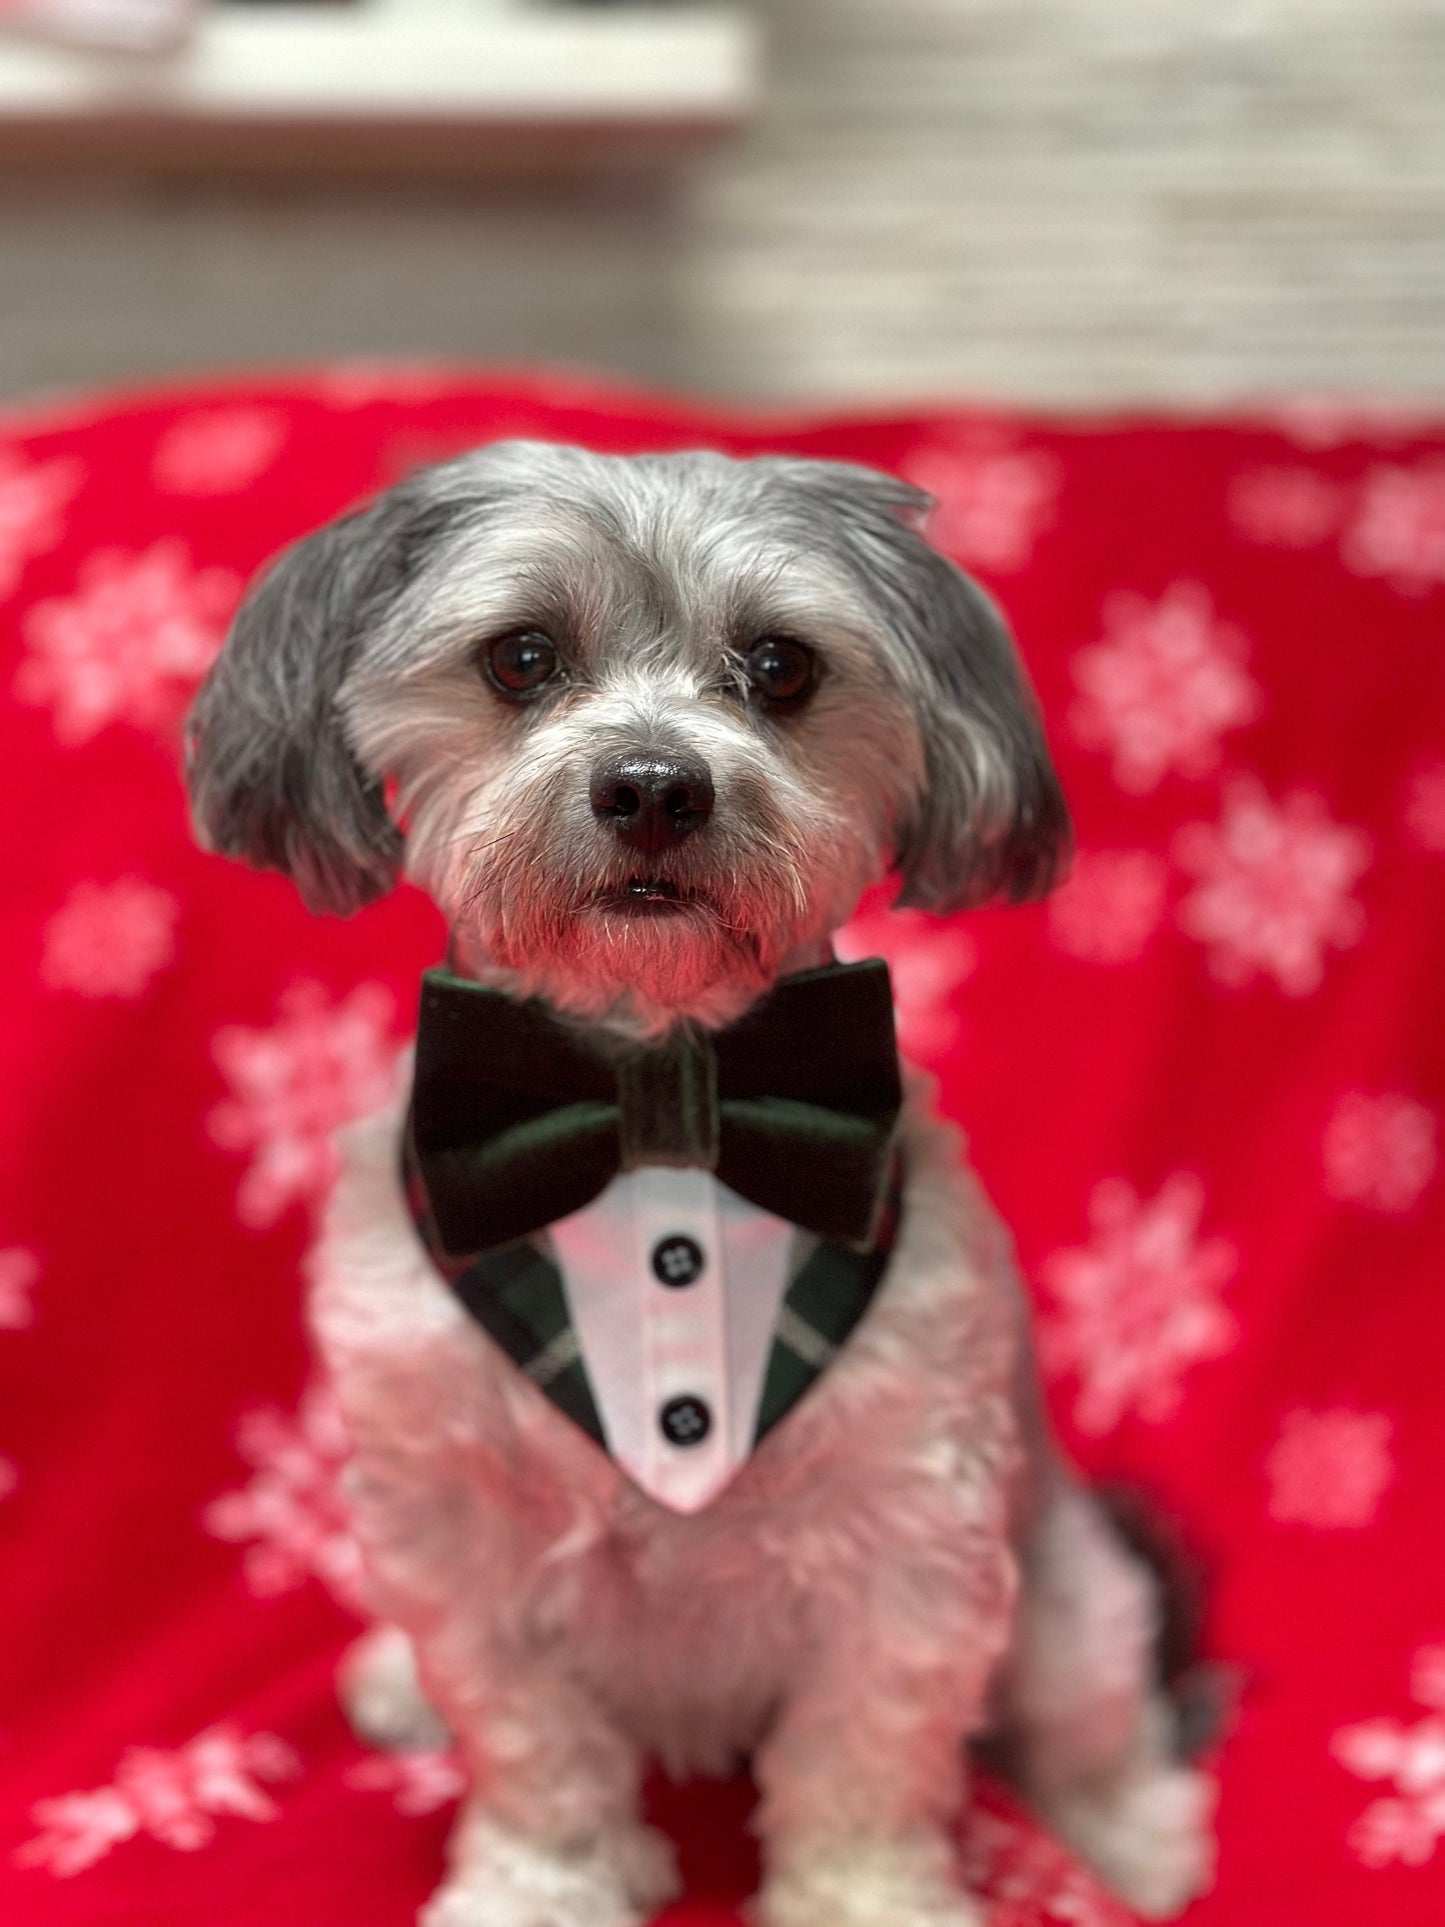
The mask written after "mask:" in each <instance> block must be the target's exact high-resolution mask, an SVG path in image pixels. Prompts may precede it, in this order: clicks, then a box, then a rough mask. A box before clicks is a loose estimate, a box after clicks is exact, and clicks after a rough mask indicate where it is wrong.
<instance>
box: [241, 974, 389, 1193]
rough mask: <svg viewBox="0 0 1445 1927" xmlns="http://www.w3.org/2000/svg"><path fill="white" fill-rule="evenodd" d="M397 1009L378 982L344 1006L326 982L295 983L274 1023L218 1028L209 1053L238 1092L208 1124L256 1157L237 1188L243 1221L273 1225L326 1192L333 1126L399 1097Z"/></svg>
mask: <svg viewBox="0 0 1445 1927" xmlns="http://www.w3.org/2000/svg"><path fill="white" fill-rule="evenodd" d="M392 1009H393V1005H392V998H391V994H390V992H389V991H387V990H386V989H384V988H383V986H382V985H380V984H359V985H358V986H357V988H356V989H355V990H353V991H352V993H351V995H350V996H349V997H347V998H345V999H344V1000H343V1001H342V1002H341V1003H339V1004H333V1003H332V1002H331V1001H330V999H329V997H328V995H327V993H326V991H325V990H323V989H322V987H321V985H320V984H313V983H301V984H293V985H292V986H291V988H290V989H289V990H287V991H286V992H285V993H284V994H283V996H282V998H281V1002H280V1017H279V1021H278V1022H277V1023H276V1024H275V1025H273V1026H272V1028H271V1029H269V1030H246V1029H243V1028H242V1027H241V1026H240V1025H239V1024H229V1025H226V1026H225V1027H224V1028H223V1029H221V1030H219V1031H217V1033H216V1036H215V1039H214V1041H213V1044H212V1051H213V1054H214V1056H215V1059H216V1062H217V1064H218V1065H219V1067H220V1069H221V1071H222V1074H223V1075H224V1076H225V1078H226V1081H227V1082H228V1083H229V1085H230V1086H231V1093H232V1094H231V1096H230V1098H229V1099H227V1100H225V1101H224V1102H222V1103H220V1104H218V1105H217V1106H216V1107H215V1109H214V1110H213V1111H212V1112H211V1114H210V1117H209V1118H208V1119H207V1125H208V1128H209V1130H210V1133H211V1136H212V1138H213V1139H214V1140H215V1142H216V1143H217V1144H220V1145H223V1146H224V1147H225V1148H226V1149H227V1150H233V1151H250V1152H252V1154H253V1155H252V1161H251V1165H250V1168H249V1169H248V1170H247V1172H246V1174H245V1176H244V1177H243V1178H242V1180H241V1184H240V1188H239V1190H238V1192H237V1194H236V1211H237V1214H238V1216H239V1217H240V1219H241V1222H242V1223H243V1224H247V1225H251V1226H253V1227H257V1228H260V1227H264V1226H266V1225H271V1224H274V1223H275V1222H276V1220H277V1219H278V1218H279V1217H280V1216H281V1215H282V1213H283V1212H284V1211H286V1210H288V1209H289V1208H290V1207H291V1206H292V1205H293V1204H296V1203H298V1202H302V1201H306V1202H310V1203H314V1202H316V1201H317V1200H318V1199H319V1198H321V1197H322V1196H324V1194H325V1192H326V1190H327V1188H328V1186H329V1185H330V1183H331V1180H332V1178H333V1177H334V1176H335V1173H336V1152H335V1149H334V1147H333V1145H332V1142H331V1140H332V1135H333V1133H334V1132H335V1131H337V1130H338V1129H339V1128H340V1127H341V1126H342V1125H343V1124H349V1123H351V1122H353V1121H354V1120H355V1119H356V1118H359V1117H365V1116H367V1115H369V1114H370V1113H371V1112H373V1111H379V1110H381V1109H382V1108H383V1107H384V1106H385V1105H386V1104H388V1103H389V1102H390V1101H391V1099H392V1098H393V1097H394V1096H395V1094H396V1087H397V1068H396V1047H395V1045H394V1044H393V1043H392V1041H391V1038H390V1036H389V1034H388V1029H389V1024H390V1020H391V1016H392Z"/></svg>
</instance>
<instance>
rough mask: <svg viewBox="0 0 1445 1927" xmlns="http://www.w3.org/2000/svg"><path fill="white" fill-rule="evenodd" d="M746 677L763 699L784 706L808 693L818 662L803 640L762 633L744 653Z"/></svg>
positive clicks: (813, 680) (783, 707) (779, 706)
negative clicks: (745, 653)
mask: <svg viewBox="0 0 1445 1927" xmlns="http://www.w3.org/2000/svg"><path fill="white" fill-rule="evenodd" d="M747 670H748V681H749V682H750V683H751V684H752V686H753V688H754V689H755V690H756V691H757V693H758V694H759V695H760V696H761V697H763V699H764V700H765V701H766V702H769V703H771V704H773V705H774V707H775V708H780V709H787V708H792V707H794V706H795V705H797V704H798V703H801V702H802V701H803V700H804V698H805V697H807V696H809V695H811V693H812V689H813V684H814V683H815V682H816V680H817V675H818V665H817V660H816V658H815V657H814V655H813V652H812V650H811V649H809V648H808V647H807V645H806V644H805V643H801V642H795V641H794V639H793V638H792V636H764V637H762V639H761V640H760V641H758V642H755V643H754V644H753V646H752V648H751V649H749V651H748V656H747Z"/></svg>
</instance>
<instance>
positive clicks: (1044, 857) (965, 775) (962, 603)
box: [896, 531, 1073, 911]
mask: <svg viewBox="0 0 1445 1927" xmlns="http://www.w3.org/2000/svg"><path fill="white" fill-rule="evenodd" d="M908 533H909V540H910V541H911V542H912V543H913V544H914V545H915V558H914V565H913V567H914V584H915V589H914V594H913V597H912V599H911V608H910V621H909V630H908V633H909V635H910V636H911V640H912V643H913V647H914V649H915V651H916V654H917V658H918V661H919V662H920V663H921V664H922V666H923V668H924V671H925V677H926V680H925V683H924V689H923V696H922V701H921V703H920V705H919V712H918V713H919V721H920V724H921V726H922V730H923V741H924V749H925V755H926V767H927V777H926V781H925V785H924V788H923V791H922V793H921V794H920V796H919V797H918V799H917V802H916V804H915V807H914V809H913V811H912V812H911V814H910V816H909V818H908V819H907V820H906V821H905V823H904V824H903V825H902V833H901V835H900V839H899V846H898V851H897V856H896V867H897V869H898V871H899V874H900V875H901V876H902V878H903V889H902V892H901V893H900V896H899V903H900V904H919V905H922V906H923V907H925V908H927V909H931V910H937V911H948V910H959V909H967V908H970V907H972V906H975V905H978V904H982V903H987V902H989V901H991V900H992V899H994V898H996V897H999V898H1002V899H1003V900H1004V901H1005V902H1008V903H1026V902H1030V901H1032V900H1034V899H1036V898H1038V897H1042V896H1045V895H1047V893H1048V892H1049V891H1050V890H1051V889H1052V888H1053V886H1054V884H1055V883H1057V882H1058V880H1059V878H1060V876H1061V874H1062V872H1063V870H1064V868H1065V866H1066V864H1067V862H1068V860H1069V857H1070V854H1071V852H1072V848H1073V834H1072V828H1071V825H1070V822H1069V812H1068V806H1067V804H1066V803H1065V802H1064V796H1063V791H1062V790H1061V789H1060V787H1059V779H1058V776H1057V775H1056V773H1055V771H1054V765H1053V759H1052V758H1051V757H1050V755H1049V750H1048V744H1047V742H1046V741H1045V739H1044V729H1043V721H1042V718H1041V717H1040V715H1039V709H1038V704H1037V702H1036V700H1035V698H1034V693H1033V690H1032V689H1031V688H1030V687H1029V683H1028V680H1027V678H1026V676H1025V673H1024V668H1023V664H1022V663H1021V662H1020V660H1019V656H1018V651H1017V650H1016V649H1015V647H1014V643H1013V639H1012V637H1011V636H1010V634H1009V631H1008V626H1007V624H1006V623H1005V621H1004V619H1003V617H1002V615H1001V614H1000V613H999V611H998V609H997V608H996V607H995V605H994V603H993V602H992V601H991V600H990V598H989V597H988V596H987V595H986V594H985V593H984V591H983V590H982V589H981V588H980V587H979V586H978V584H977V583H976V582H973V581H972V580H971V579H970V578H969V577H968V576H966V575H964V574H963V572H962V571H961V570H959V569H957V568H955V567H954V565H953V564H952V563H951V562H949V561H948V560H947V559H946V558H945V557H944V556H941V555H939V554H938V552H937V551H936V550H935V549H932V548H929V547H928V545H927V544H926V543H925V542H924V541H923V538H922V537H921V536H920V535H918V534H916V533H913V532H911V531H910V532H908Z"/></svg>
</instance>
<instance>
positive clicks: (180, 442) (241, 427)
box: [151, 405, 286, 495]
mask: <svg viewBox="0 0 1445 1927" xmlns="http://www.w3.org/2000/svg"><path fill="white" fill-rule="evenodd" d="M285 440H286V417H285V416H284V415H283V414H282V412H281V410H280V409H279V408H256V407H251V406H246V405H238V406H232V407H227V408H201V409H197V410H195V411H194V412H193V413H192V414H189V415H183V416H182V417H181V419H180V420H179V421H178V422H175V423H173V424H172V426H171V427H170V428H168V429H167V430H166V432H165V434H164V435H162V437H161V439H160V441H159V442H157V444H156V451H155V454H154V456H153V457H152V458H151V480H152V481H153V482H154V483H155V485H156V487H157V488H158V489H162V490H164V491H165V493H166V494H168V495H231V494H234V493H235V492H236V490H238V489H243V488H245V487H246V485H247V484H248V483H250V482H254V481H255V480H256V478H257V476H258V475H260V474H262V473H263V472H264V470H266V469H268V468H269V467H270V466H271V464H272V462H273V461H275V459H276V457H277V455H278V454H279V453H280V451H281V448H282V445H283V444H284V443H285Z"/></svg>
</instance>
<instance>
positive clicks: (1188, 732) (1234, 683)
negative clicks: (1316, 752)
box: [1068, 582, 1263, 796]
mask: <svg viewBox="0 0 1445 1927" xmlns="http://www.w3.org/2000/svg"><path fill="white" fill-rule="evenodd" d="M1247 653H1248V647H1247V644H1246V642H1245V639H1244V636H1243V634H1242V633H1241V632H1240V630H1238V629H1237V628H1235V626H1234V625H1233V624H1232V623H1228V622H1221V621H1219V620H1218V619H1217V618H1216V616H1215V614H1214V605H1213V603H1212V601H1211V599H1210V595H1209V591H1208V590H1207V589H1205V588H1203V587H1201V585H1200V584H1199V583H1197V582H1175V583H1172V584H1171V585H1170V587H1169V588H1167V589H1166V590H1165V591H1164V594H1163V595H1162V596H1161V597H1160V599H1159V601H1158V602H1149V601H1148V600H1146V598H1145V597H1143V596H1140V595H1133V594H1130V593H1120V594H1117V595H1112V596H1110V597H1109V599H1108V601H1107V602H1106V603H1105V605H1104V635H1103V639H1102V640H1101V641H1099V642H1096V643H1091V644H1090V645H1089V646H1088V647H1087V648H1084V649H1080V650H1079V651H1078V652H1077V654H1076V655H1075V657H1074V660H1073V674H1074V681H1075V683H1076V684H1077V686H1078V690H1079V700H1078V701H1077V702H1076V703H1075V704H1074V706H1073V708H1072V709H1070V711H1069V717H1068V720H1069V727H1070V728H1071V729H1072V731H1073V733H1074V735H1075V737H1076V738H1077V739H1078V741H1079V742H1080V743H1082V744H1083V746H1084V747H1085V748H1086V749H1101V750H1105V751H1107V752H1108V753H1109V755H1110V756H1111V757H1112V759H1113V773H1114V780H1115V782H1117V783H1118V785H1119V787H1120V788H1121V789H1125V790H1128V791H1129V793H1130V794H1131V795H1133V796H1143V795H1145V794H1147V792H1148V791H1150V790H1153V789H1157V788H1158V786H1159V784H1160V782H1161V781H1162V780H1163V778H1164V777H1165V776H1167V775H1168V774H1169V772H1170V771H1171V770H1177V771H1178V772H1179V774H1180V775H1181V776H1205V775H1207V774H1208V773H1209V772H1210V771H1211V770H1212V769H1214V768H1215V767H1216V766H1217V764H1218V762H1219V750H1220V738H1221V737H1222V736H1223V735H1224V733H1225V731H1226V730H1230V729H1238V728H1240V727H1241V726H1242V725H1243V724H1245V723H1251V722H1253V721H1254V720H1255V718H1256V717H1257V716H1258V715H1259V714H1260V711H1261V709H1262V708H1263V697H1262V696H1261V694H1260V690H1259V687H1258V685H1257V684H1256V683H1255V681H1254V679H1253V677H1252V676H1251V675H1250V674H1249V671H1248V670H1247V669H1246V668H1245V666H1244V662H1245V657H1246V655H1247Z"/></svg>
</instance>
